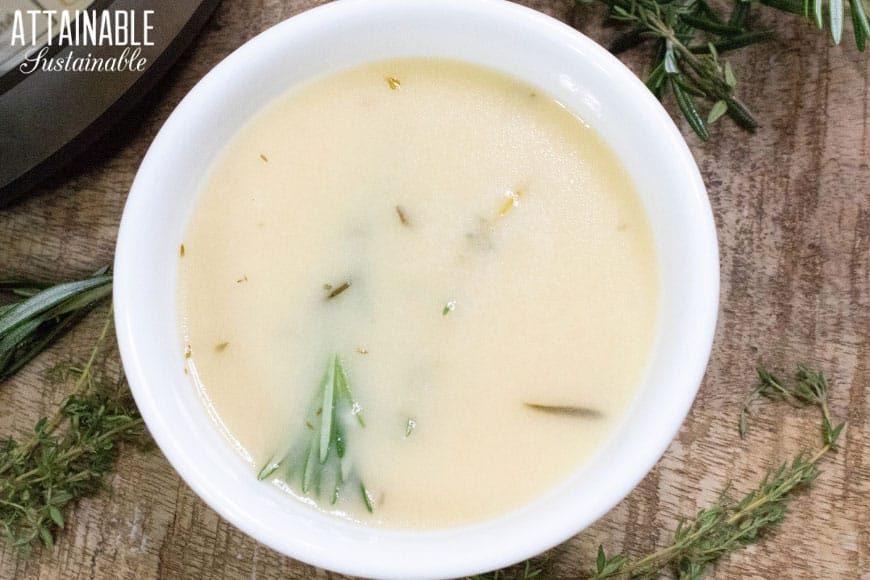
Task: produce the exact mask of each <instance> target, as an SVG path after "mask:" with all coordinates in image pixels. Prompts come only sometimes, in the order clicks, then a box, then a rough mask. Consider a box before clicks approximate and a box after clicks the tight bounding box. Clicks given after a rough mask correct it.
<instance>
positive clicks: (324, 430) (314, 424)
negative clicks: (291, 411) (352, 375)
mask: <svg viewBox="0 0 870 580" xmlns="http://www.w3.org/2000/svg"><path fill="white" fill-rule="evenodd" d="M361 411H362V409H361V406H360V404H359V403H358V402H357V401H355V400H354V398H353V394H352V393H351V390H350V385H349V383H348V380H347V373H346V372H345V370H344V365H343V364H342V362H341V358H340V357H339V356H338V355H337V354H336V355H335V356H333V357H331V358H330V360H329V362H328V363H327V365H326V371H325V372H324V375H323V379H322V380H321V381H320V386H319V387H318V389H317V391H316V392H315V394H314V397H313V399H312V402H311V404H310V405H309V408H308V413H307V415H306V420H305V431H304V432H303V434H302V435H301V436H299V437H298V439H297V441H296V443H295V444H294V445H293V447H292V448H291V449H290V451H289V452H287V453H286V454H285V455H284V456H282V457H280V459H274V458H273V459H271V460H269V461H268V462H267V463H266V465H264V466H263V468H262V469H261V470H260V472H259V474H258V475H257V478H258V479H260V480H264V479H269V478H272V477H276V476H279V475H280V476H283V479H284V481H285V482H287V483H288V484H291V485H295V486H296V487H297V489H299V490H300V491H301V492H302V493H303V494H304V495H308V496H310V497H320V496H321V492H322V491H328V492H329V493H330V503H332V504H333V505H334V504H335V503H337V501H338V499H339V497H340V495H341V493H342V491H343V490H344V489H354V488H355V489H356V490H357V491H358V492H359V495H360V499H361V500H362V502H363V505H364V506H365V508H366V510H367V511H368V512H370V513H371V512H373V511H374V500H373V498H372V495H371V493H370V492H369V490H368V489H367V488H366V486H365V484H364V483H363V481H362V479H360V477H359V475H357V474H356V472H355V471H354V470H353V465H352V464H351V463H350V458H349V457H348V456H347V445H348V439H349V437H348V434H349V433H350V432H351V429H352V428H364V427H365V420H364V419H363V416H362V412H361ZM354 422H355V423H356V425H354V424H353V423H354ZM348 484H350V485H348Z"/></svg>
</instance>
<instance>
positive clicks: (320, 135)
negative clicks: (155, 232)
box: [179, 59, 659, 528]
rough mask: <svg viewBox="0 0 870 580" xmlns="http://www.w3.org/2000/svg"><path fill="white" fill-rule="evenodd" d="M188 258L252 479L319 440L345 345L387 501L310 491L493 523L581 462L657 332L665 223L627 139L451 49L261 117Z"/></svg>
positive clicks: (363, 516) (191, 312)
mask: <svg viewBox="0 0 870 580" xmlns="http://www.w3.org/2000/svg"><path fill="white" fill-rule="evenodd" d="M397 206H398V207H399V208H400V209H401V214H402V215H401V216H400V215H399V214H400V211H399V209H397ZM404 222H407V223H404ZM179 273H180V298H181V300H180V325H181V332H182V334H183V336H184V339H183V340H184V342H183V344H182V347H181V348H186V347H187V345H189V348H190V354H191V356H190V358H189V360H188V367H189V371H190V372H191V376H192V377H194V379H195V382H196V384H197V385H198V387H199V389H201V392H202V394H203V396H204V400H206V401H207V404H208V405H209V408H210V410H211V411H212V412H213V414H214V416H215V419H216V421H217V422H218V423H219V425H220V426H221V427H222V428H223V429H224V431H225V433H226V434H227V436H228V437H229V438H230V439H231V440H232V441H233V443H234V444H235V445H236V447H237V448H238V449H239V451H240V452H241V453H242V455H243V456H244V457H246V458H247V459H248V460H249V461H250V462H251V477H252V478H254V477H256V475H257V472H258V471H259V470H260V468H262V467H263V466H264V465H265V464H266V463H267V462H269V461H270V460H271V459H272V458H273V457H275V456H280V455H281V454H282V453H284V452H286V451H287V449H288V448H289V447H290V446H291V445H293V443H294V441H295V440H298V438H299V437H305V436H306V427H305V425H304V421H305V412H306V409H307V408H308V407H309V401H311V399H312V396H313V395H314V393H315V392H316V390H317V388H318V386H319V383H320V380H321V378H322V377H323V375H324V369H325V368H326V365H327V363H328V361H329V360H330V358H331V357H332V356H333V355H334V354H336V353H337V354H338V355H339V356H340V357H341V360H342V361H343V364H344V367H345V370H346V372H347V375H348V379H349V382H350V387H351V389H352V391H353V395H354V396H355V398H356V399H357V401H358V402H359V403H360V405H361V407H362V411H363V414H364V417H365V422H366V426H365V428H359V427H352V429H351V432H350V433H349V434H348V455H347V460H346V461H347V462H350V463H352V465H353V468H354V469H355V470H356V471H357V473H358V475H359V477H360V479H361V480H362V481H364V482H365V485H366V487H367V489H368V490H369V493H370V496H371V498H372V501H373V513H371V514H370V513H368V512H367V511H366V509H365V506H364V503H363V502H362V501H361V498H360V495H359V494H358V493H351V492H347V493H342V496H341V498H340V499H339V501H338V502H337V503H336V504H335V505H332V504H331V503H330V501H328V499H327V498H328V497H329V494H324V495H323V496H322V497H320V498H316V497H315V498H313V499H315V500H316V503H317V504H318V505H319V506H320V507H321V508H322V509H326V510H330V511H335V512H336V513H341V514H344V515H346V516H347V517H351V518H354V519H359V520H361V521H365V522H372V523H379V524H382V525H386V526H390V527H405V526H410V527H415V528H431V527H444V526H450V525H456V524H463V523H469V522H474V521H481V520H484V519H487V518H491V517H494V516H497V515H500V514H504V513H507V512H509V511H510V510H513V509H516V508H520V507H521V506H523V505H525V504H528V503H529V502H531V501H533V500H534V499H535V498H537V497H539V496H541V495H542V494H544V493H545V492H546V491H547V490H548V489H551V488H552V487H553V486H555V485H557V484H558V483H559V482H560V481H562V480H564V479H565V478H567V477H568V476H569V475H570V474H571V473H572V472H574V471H575V470H577V469H578V468H580V467H581V466H582V464H583V461H584V460H585V459H587V458H588V457H589V456H590V455H591V454H592V453H594V452H595V451H596V449H597V448H599V446H600V445H601V444H602V442H603V441H604V440H605V439H606V438H607V437H608V435H609V434H611V432H612V431H613V429H614V428H615V426H616V425H617V424H618V423H619V422H620V420H621V418H622V415H623V413H624V411H625V409H626V408H627V406H628V404H629V403H630V401H631V399H632V397H633V395H634V393H635V391H636V389H637V386H638V384H639V382H640V381H641V380H642V379H643V376H644V373H645V369H646V364H647V359H648V357H649V355H650V351H651V348H652V344H653V342H654V340H655V333H656V319H657V313H658V300H659V299H658V268H657V263H656V255H655V248H654V244H653V240H652V234H651V230H650V227H649V224H648V222H647V218H646V215H645V213H644V210H643V208H642V205H641V202H640V200H639V198H638V197H637V194H636V192H635V190H634V187H633V185H632V183H631V180H630V179H629V177H628V176H627V174H626V172H625V171H624V169H623V168H622V166H621V165H620V163H619V161H618V160H617V158H616V157H615V156H614V154H613V153H612V152H611V151H610V150H609V149H608V147H607V146H605V145H604V143H603V142H602V141H601V139H600V138H599V137H598V136H597V135H596V134H595V132H593V131H592V130H591V129H589V128H588V127H587V126H586V125H585V124H584V123H583V122H582V121H580V120H578V119H577V118H576V117H574V116H573V115H571V114H570V113H569V112H567V111H566V110H565V109H564V108H563V107H561V106H560V105H559V104H558V103H556V102H554V101H553V100H552V99H551V98H549V97H547V96H546V95H544V94H541V93H540V92H537V91H536V90H535V89H533V88H531V87H529V86H527V85H525V84H523V83H520V82H518V81H516V80H515V79H512V78H509V77H506V76H503V75H501V74H498V73H495V72H493V71H489V70H486V69H482V68H479V67H476V66H471V65H466V64H460V63H456V62H450V61H433V60H423V59H407V60H398V61H385V62H380V63H376V64H371V65H367V66H364V67H361V68H357V69H353V70H350V71H346V72H341V73H339V74H336V75H334V76H329V77H327V78H324V79H320V80H317V81H316V82H313V83H311V84H309V85H306V86H304V87H302V88H300V89H296V90H294V91H292V92H291V93H289V94H287V95H285V96H282V97H281V98H279V99H278V100H277V101H276V102H275V103H274V104H272V105H271V106H269V107H267V108H266V109H265V110H264V111H262V112H261V113H260V114H258V115H257V116H256V117H255V118H254V119H253V120H252V121H250V122H249V123H248V124H247V125H246V126H245V127H244V128H243V129H242V130H241V131H240V132H239V134H238V135H237V136H236V137H235V138H234V139H233V140H232V141H231V142H229V143H228V144H227V146H226V150H225V151H224V153H223V154H222V155H221V157H220V159H219V160H218V161H217V162H216V163H215V165H214V168H213V170H212V171H211V173H210V175H209V176H208V178H207V179H206V180H205V183H204V185H203V187H202V191H201V192H200V200H199V203H198V206H197V208H196V210H195V212H194V214H193V215H192V217H191V221H190V224H189V227H188V230H187V233H186V236H185V238H184V255H183V257H181V258H180V271H179ZM346 280H350V281H351V286H350V287H349V288H348V289H347V290H346V291H344V292H343V293H341V294H340V295H338V296H336V297H335V298H333V299H327V298H326V296H327V295H328V293H329V291H328V290H327V289H326V288H325V287H324V285H331V286H332V288H333V289H334V288H335V287H337V286H338V285H340V284H341V283H343V282H344V281H346ZM448 305H449V306H448ZM445 307H447V308H448V311H447V313H446V314H444V309H445ZM451 308H452V309H451ZM525 403H537V404H545V405H570V406H579V407H584V408H591V409H595V410H597V411H599V412H600V413H601V416H600V417H576V416H565V415H559V414H553V413H547V412H543V411H540V410H534V409H531V408H529V407H528V406H527V405H525ZM409 419H410V420H413V422H414V425H415V427H414V429H413V431H412V432H411V433H410V435H406V432H407V429H408V420H409ZM281 473H282V472H281V471H280V470H279V472H278V473H277V475H278V479H277V482H278V483H279V484H280V482H281ZM271 481H272V482H273V483H274V482H275V481H276V480H271ZM263 485H264V486H266V485H269V483H266V482H264V483H263ZM282 487H285V488H286V489H288V490H289V491H291V493H293V494H294V495H297V496H299V497H305V496H304V494H302V493H301V492H300V491H299V489H298V488H297V487H294V486H293V485H292V482H291V484H290V485H287V486H282ZM288 501H290V499H289V498H288Z"/></svg>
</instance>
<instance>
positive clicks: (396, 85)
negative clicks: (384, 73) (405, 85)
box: [387, 77, 402, 91]
mask: <svg viewBox="0 0 870 580" xmlns="http://www.w3.org/2000/svg"><path fill="white" fill-rule="evenodd" d="M387 84H388V85H389V86H390V89H391V90H394V91H397V90H399V89H400V88H402V83H400V82H399V79H397V78H396V77H387Z"/></svg>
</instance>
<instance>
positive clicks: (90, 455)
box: [0, 310, 142, 547]
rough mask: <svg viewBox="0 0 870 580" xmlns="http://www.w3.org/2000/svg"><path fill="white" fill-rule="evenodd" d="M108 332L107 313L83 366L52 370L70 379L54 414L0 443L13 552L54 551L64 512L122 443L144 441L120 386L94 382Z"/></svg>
mask: <svg viewBox="0 0 870 580" xmlns="http://www.w3.org/2000/svg"><path fill="white" fill-rule="evenodd" d="M110 326H111V310H110V312H109V315H108V316H107V319H106V323H105V324H104V325H103V329H102V332H101V333H100V336H99V338H98V340H97V342H96V344H95V346H94V348H93V350H92V351H91V354H90V357H89V358H88V360H87V362H86V363H85V364H84V365H82V366H72V365H61V366H58V367H55V369H53V371H52V373H51V376H52V377H53V378H55V379H59V380H66V379H72V378H73V377H74V378H75V386H74V388H73V391H72V393H71V394H70V395H69V396H68V397H67V398H65V399H64V400H63V402H62V403H61V404H60V406H59V407H58V409H57V411H55V413H54V414H53V415H51V416H49V417H43V418H42V419H40V420H39V421H38V422H37V423H36V426H35V427H34V430H33V435H31V436H30V438H29V439H27V440H26V441H23V442H19V441H16V440H14V439H12V438H9V439H7V440H5V441H2V442H0V531H2V535H5V536H6V538H7V540H8V541H9V542H10V543H11V544H12V545H14V546H18V547H27V546H30V545H31V544H32V543H33V542H34V541H36V540H37V539H38V540H40V541H42V543H43V544H45V545H46V546H52V545H53V543H54V536H55V533H56V532H57V530H58V529H59V528H63V527H64V525H65V522H66V518H65V517H64V515H63V513H64V510H65V509H66V508H68V507H69V506H70V505H72V504H73V503H74V502H76V501H77V500H78V499H80V498H81V497H84V496H86V495H89V494H91V493H93V492H95V491H96V490H98V489H99V488H100V486H101V484H102V481H103V476H104V475H105V474H106V473H107V472H108V470H109V469H111V467H112V465H113V463H114V461H115V458H116V456H117V454H118V444H119V443H120V442H121V441H126V440H133V439H138V438H140V437H141V435H142V419H141V418H140V417H139V414H138V412H137V410H136V407H135V405H134V404H133V402H132V400H130V399H129V393H128V391H127V390H126V389H125V388H124V383H123V381H121V382H119V383H118V384H116V385H114V386H113V387H110V386H109V385H107V384H105V383H104V381H102V380H100V379H99V378H98V377H97V375H96V369H95V366H96V363H97V358H98V354H99V352H100V350H101V347H102V346H103V344H104V342H105V340H106V337H107V335H108V332H109V328H110Z"/></svg>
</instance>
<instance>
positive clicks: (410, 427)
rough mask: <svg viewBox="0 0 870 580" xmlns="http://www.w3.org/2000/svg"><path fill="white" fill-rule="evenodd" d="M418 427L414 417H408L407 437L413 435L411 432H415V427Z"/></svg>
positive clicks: (406, 424) (406, 425)
mask: <svg viewBox="0 0 870 580" xmlns="http://www.w3.org/2000/svg"><path fill="white" fill-rule="evenodd" d="M416 428H417V422H416V421H415V420H413V419H408V421H407V422H406V423H405V439H407V438H408V437H410V436H411V433H413V432H414V429H416Z"/></svg>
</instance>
